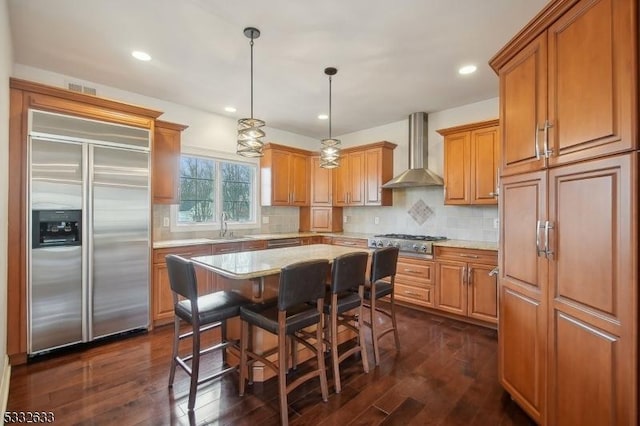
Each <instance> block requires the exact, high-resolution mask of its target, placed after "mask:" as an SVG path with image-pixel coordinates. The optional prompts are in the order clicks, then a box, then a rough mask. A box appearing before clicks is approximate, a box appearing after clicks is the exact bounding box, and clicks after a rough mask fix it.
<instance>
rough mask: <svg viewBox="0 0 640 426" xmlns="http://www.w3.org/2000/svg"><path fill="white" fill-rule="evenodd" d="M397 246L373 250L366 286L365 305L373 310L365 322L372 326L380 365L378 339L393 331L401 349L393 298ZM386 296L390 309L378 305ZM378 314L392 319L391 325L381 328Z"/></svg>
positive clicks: (397, 348) (374, 353)
mask: <svg viewBox="0 0 640 426" xmlns="http://www.w3.org/2000/svg"><path fill="white" fill-rule="evenodd" d="M398 252H399V249H398V248H397V247H384V248H379V249H377V250H375V251H374V252H373V256H372V260H371V276H370V279H369V283H367V284H366V285H365V287H364V297H363V299H364V306H365V307H366V308H369V310H370V312H371V316H370V319H371V321H370V322H365V325H367V326H368V327H369V328H371V341H372V343H373V357H374V358H375V362H376V365H380V349H379V345H378V341H379V340H380V339H381V338H382V337H383V336H385V335H386V334H387V333H391V332H393V335H394V338H395V341H396V350H398V351H399V350H400V338H399V337H398V325H397V323H396V310H395V303H394V298H393V285H394V282H395V278H396V269H397V266H398ZM385 296H389V298H390V301H389V302H390V306H389V309H383V308H381V307H380V306H377V305H376V301H377V300H378V299H381V298H383V297H385ZM377 314H380V315H382V316H383V317H387V318H389V319H390V320H391V326H390V327H387V328H385V329H382V330H380V328H379V327H380V324H378V321H377V318H376V316H377Z"/></svg>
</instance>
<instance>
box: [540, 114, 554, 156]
mask: <svg viewBox="0 0 640 426" xmlns="http://www.w3.org/2000/svg"><path fill="white" fill-rule="evenodd" d="M552 127H553V123H552V122H550V121H549V120H544V126H543V128H542V130H543V131H544V156H545V158H549V157H550V156H551V154H553V149H549V129H550V128H552Z"/></svg>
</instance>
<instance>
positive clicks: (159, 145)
mask: <svg viewBox="0 0 640 426" xmlns="http://www.w3.org/2000/svg"><path fill="white" fill-rule="evenodd" d="M186 128H187V126H183V125H181V124H175V123H169V122H166V121H160V120H156V122H155V131H154V135H153V149H152V158H153V162H152V164H153V169H152V171H151V176H152V182H153V202H154V203H155V204H177V203H179V202H180V194H179V193H178V188H179V183H180V135H181V133H182V131H183V130H184V129H186Z"/></svg>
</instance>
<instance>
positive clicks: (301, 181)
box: [289, 154, 310, 206]
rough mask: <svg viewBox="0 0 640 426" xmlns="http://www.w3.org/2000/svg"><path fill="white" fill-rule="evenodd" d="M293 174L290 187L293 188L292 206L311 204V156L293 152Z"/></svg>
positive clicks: (290, 177)
mask: <svg viewBox="0 0 640 426" xmlns="http://www.w3.org/2000/svg"><path fill="white" fill-rule="evenodd" d="M290 167H291V174H290V176H289V179H290V181H289V188H291V202H290V204H291V205H292V206H308V205H309V180H310V175H309V157H307V156H306V155H301V154H291V160H290Z"/></svg>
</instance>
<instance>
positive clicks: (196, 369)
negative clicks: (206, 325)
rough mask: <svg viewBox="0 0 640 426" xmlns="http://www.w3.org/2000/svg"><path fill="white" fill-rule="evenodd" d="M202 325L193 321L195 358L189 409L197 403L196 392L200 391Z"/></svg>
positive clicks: (192, 363) (192, 369)
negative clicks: (200, 330)
mask: <svg viewBox="0 0 640 426" xmlns="http://www.w3.org/2000/svg"><path fill="white" fill-rule="evenodd" d="M199 328H200V325H199V324H196V323H195V322H194V323H193V336H192V339H193V340H192V341H193V352H192V353H193V358H192V359H191V385H190V386H189V404H188V405H187V407H188V408H189V411H191V410H193V407H194V406H195V404H196V392H197V391H198V375H199V373H200V333H199Z"/></svg>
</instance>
